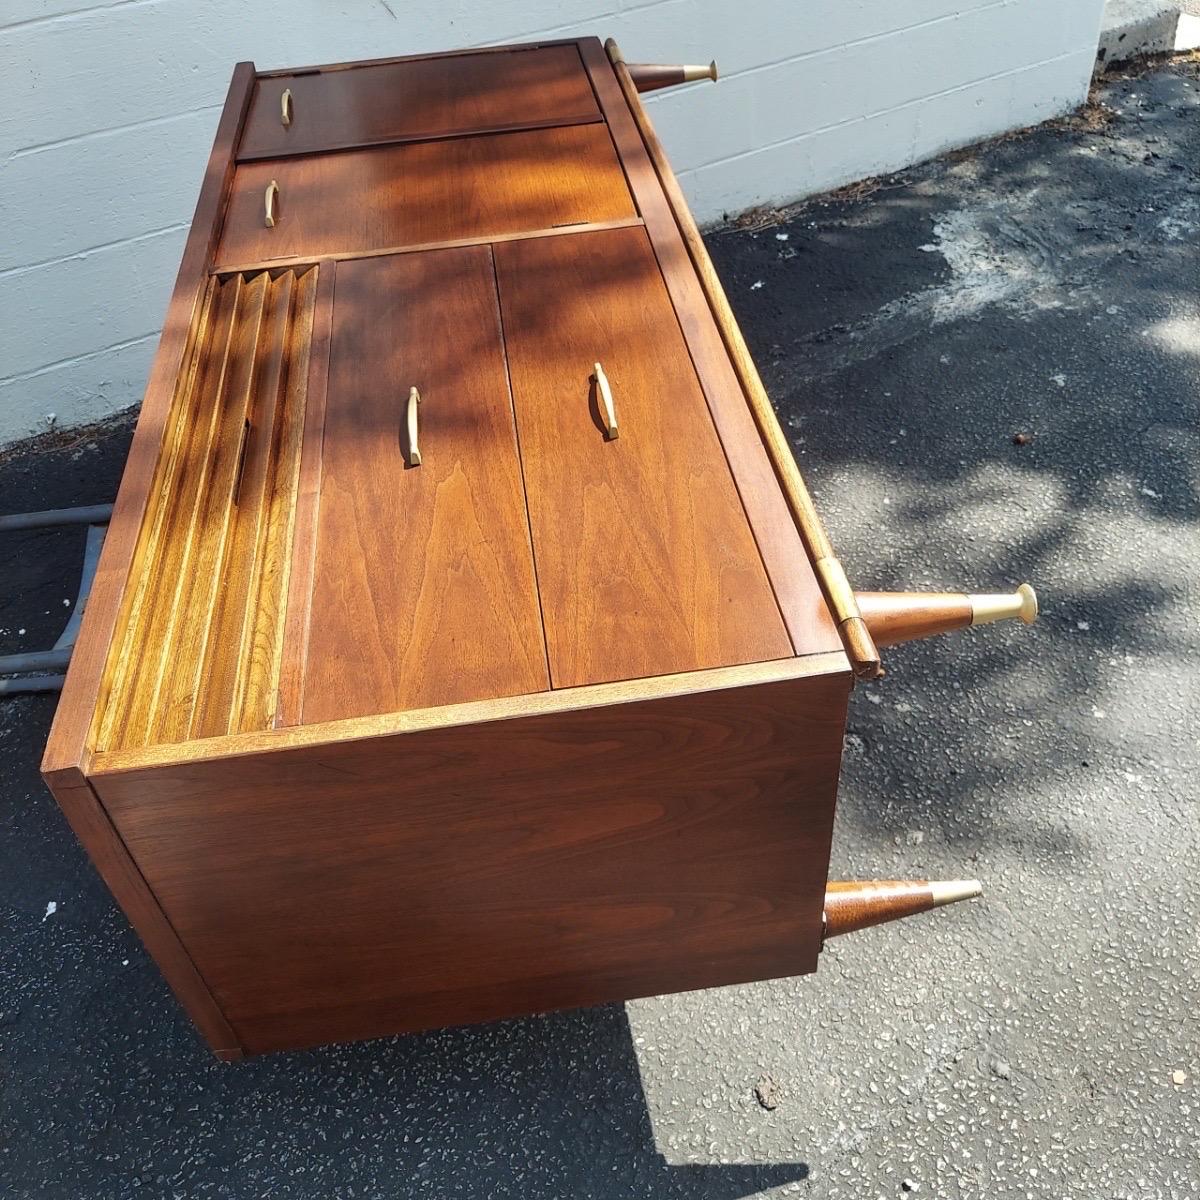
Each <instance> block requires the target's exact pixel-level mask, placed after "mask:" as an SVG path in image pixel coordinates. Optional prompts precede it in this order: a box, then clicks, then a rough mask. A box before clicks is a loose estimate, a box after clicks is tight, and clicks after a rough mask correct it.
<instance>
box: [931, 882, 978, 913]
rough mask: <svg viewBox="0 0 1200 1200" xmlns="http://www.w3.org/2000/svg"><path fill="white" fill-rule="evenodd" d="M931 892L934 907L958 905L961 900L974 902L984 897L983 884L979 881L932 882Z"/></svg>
mask: <svg viewBox="0 0 1200 1200" xmlns="http://www.w3.org/2000/svg"><path fill="white" fill-rule="evenodd" d="M929 890H930V892H931V893H932V895H933V907H934V908H941V907H942V905H943V904H957V903H958V902H959V901H960V900H974V899H975V897H976V896H982V895H983V884H982V883H980V882H979V880H978V879H937V880H930V882H929Z"/></svg>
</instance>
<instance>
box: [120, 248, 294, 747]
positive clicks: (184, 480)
mask: <svg viewBox="0 0 1200 1200" xmlns="http://www.w3.org/2000/svg"><path fill="white" fill-rule="evenodd" d="M316 275H317V271H316V269H315V268H310V269H308V270H306V271H304V272H303V273H301V274H298V273H297V272H295V271H291V270H288V271H283V272H281V273H279V274H277V275H275V276H272V275H271V274H270V273H268V272H265V271H264V272H259V273H258V274H256V275H254V276H252V277H249V278H243V277H242V276H241V275H235V276H233V277H231V278H228V279H224V280H213V281H212V282H211V283H210V285H209V289H208V292H207V294H206V297H205V302H204V305H203V307H202V310H201V312H200V315H199V317H198V319H197V321H196V324H195V328H194V329H193V333H192V342H191V345H190V347H189V350H188V354H187V356H186V358H185V363H184V367H183V369H182V370H181V372H180V376H179V381H178V383H177V392H176V396H175V402H174V404H173V408H172V414H173V415H172V421H171V426H170V428H169V429H168V431H167V436H166V438H165V439H164V442H163V449H162V454H161V457H160V461H159V464H158V468H157V474H156V480H155V485H154V489H153V499H152V501H151V504H150V506H149V508H148V510H147V513H146V518H145V521H144V522H143V527H142V531H141V534H140V537H139V543H138V548H137V551H136V553H135V570H134V572H133V575H132V578H133V579H134V580H136V583H135V585H134V586H133V588H132V589H131V592H130V594H129V595H128V596H127V598H126V601H125V607H124V611H123V613H122V617H121V620H120V622H119V624H118V630H117V635H116V637H115V638H114V641H113V649H112V652H111V655H110V659H109V663H108V669H107V673H106V674H107V679H108V697H107V701H106V703H105V704H104V705H103V706H102V709H101V716H100V727H99V731H98V745H99V746H100V747H102V748H116V747H131V746H144V745H154V744H159V743H164V742H177V741H183V740H185V739H187V738H194V737H211V736H214V735H217V734H223V733H237V732H242V731H246V730H256V729H266V728H269V727H270V725H271V722H272V720H273V717H274V710H275V698H276V691H277V686H278V676H279V664H280V648H281V635H282V623H283V598H284V596H285V595H286V586H287V572H288V559H289V554H288V546H289V542H290V539H291V527H292V519H293V514H294V507H295V503H294V502H295V488H296V472H297V469H298V466H299V459H300V440H301V431H302V428H303V420H304V400H305V390H306V383H307V374H308V354H309V342H310V338H311V334H312V318H313V302H314V299H315V291H316V288H315V284H316Z"/></svg>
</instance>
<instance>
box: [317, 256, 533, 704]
mask: <svg viewBox="0 0 1200 1200" xmlns="http://www.w3.org/2000/svg"><path fill="white" fill-rule="evenodd" d="M411 386H416V387H417V388H418V389H419V391H420V394H421V405H420V425H421V439H420V440H421V450H422V456H423V462H422V465H421V466H419V467H411V468H410V467H408V466H406V463H405V454H404V450H405V446H404V440H403V437H402V431H403V429H404V424H405V414H406V407H407V397H408V393H409V388H410V387H411ZM326 410H327V416H326V423H325V437H324V445H325V450H324V463H323V467H322V481H321V504H320V518H319V528H318V535H317V549H316V568H315V584H314V589H313V598H312V608H311V618H310V621H311V629H310V632H309V635H308V654H307V660H306V664H305V670H304V693H303V716H302V719H303V720H304V721H327V720H334V719H336V718H338V717H353V716H362V715H365V714H369V713H376V712H392V711H398V710H402V709H407V708H422V707H426V706H431V705H437V704H450V703H453V702H455V701H458V700H467V699H486V698H488V697H492V696H505V695H515V694H519V693H522V692H533V691H540V690H542V689H544V688H546V687H547V686H549V680H548V677H547V673H546V657H545V647H544V643H543V639H542V632H541V620H540V616H539V613H538V602H537V586H536V584H535V581H534V574H533V558H532V554H531V551H530V545H529V528H528V523H527V520H526V516H525V500H524V492H523V489H522V484H521V470H520V465H519V463H518V459H517V446H516V437H515V432H514V428H513V414H512V401H511V399H510V397H509V392H508V379H507V376H506V373H505V366H504V349H503V345H502V342H501V336H500V315H499V311H498V309H497V306H496V290H495V280H494V275H493V271H492V262H491V255H490V252H489V251H488V249H487V248H486V247H473V248H469V249H459V250H437V251H431V252H429V253H428V254H408V255H400V256H397V257H395V258H373V259H361V260H358V261H355V262H348V263H342V264H341V266H340V267H339V271H338V285H337V295H336V299H335V301H334V308H333V342H332V351H331V355H330V365H329V385H328V396H327V399H326Z"/></svg>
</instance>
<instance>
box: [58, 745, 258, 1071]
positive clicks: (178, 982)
mask: <svg viewBox="0 0 1200 1200" xmlns="http://www.w3.org/2000/svg"><path fill="white" fill-rule="evenodd" d="M52 790H53V792H54V798H55V799H56V800H57V801H58V804H59V806H60V807H61V808H62V810H63V815H64V816H65V817H66V818H67V821H68V823H69V824H70V826H71V829H72V830H73V831H74V833H75V836H76V837H77V838H78V839H79V840H80V842H81V843H82V844H83V846H84V848H85V849H86V850H87V852H88V855H89V856H90V857H91V860H92V863H93V865H94V866H95V868H96V870H97V871H98V872H99V874H100V876H101V878H102V879H103V880H104V882H105V883H106V884H107V885H108V889H109V891H110V892H112V894H113V896H114V897H115V898H116V900H117V902H118V903H119V904H120V905H121V908H122V909H123V910H124V912H125V915H126V917H128V918H129V923H130V924H131V925H132V926H133V928H134V929H135V930H136V932H137V935H138V937H140V938H141V939H142V942H143V943H144V944H145V946H146V949H147V950H149V951H150V953H151V954H152V955H153V956H154V960H155V961H156V962H157V963H158V967H159V970H161V971H162V973H163V975H164V976H165V977H166V980H167V982H168V983H169V984H170V985H171V988H172V990H173V991H174V992H175V995H176V996H177V997H178V999H179V1002H180V1004H182V1005H183V1007H184V1009H185V1010H186V1012H187V1014H188V1016H189V1017H191V1019H192V1021H193V1022H194V1023H195V1025H196V1028H197V1029H198V1030H199V1031H200V1033H201V1034H202V1035H203V1037H204V1038H205V1040H206V1041H207V1042H208V1044H209V1047H210V1048H211V1049H212V1050H213V1051H214V1053H217V1054H219V1055H221V1057H223V1058H225V1059H227V1060H232V1059H238V1058H241V1057H242V1048H241V1045H240V1043H239V1042H238V1039H237V1037H236V1035H235V1034H234V1032H233V1030H232V1029H231V1028H230V1027H229V1022H228V1021H226V1019H225V1016H224V1014H223V1013H222V1012H221V1009H220V1007H219V1006H218V1005H217V1002H216V1001H215V1000H214V999H213V995H212V993H211V992H210V991H209V989H208V985H207V984H206V983H205V981H204V979H203V978H202V977H201V975H200V973H199V972H198V971H197V970H196V965H195V963H194V962H193V961H192V959H191V957H190V956H189V954H188V952H187V950H186V949H185V948H184V946H183V943H182V942H181V941H180V939H179V934H178V933H177V932H176V930H175V929H174V928H173V927H172V925H171V923H170V921H169V920H168V919H167V917H165V916H164V915H163V911H162V908H161V907H160V905H159V903H158V900H157V898H156V897H155V895H154V893H153V892H152V891H151V889H150V887H149V885H148V884H147V883H146V880H145V878H144V877H143V875H142V873H141V872H140V871H139V870H138V868H137V864H136V863H135V862H134V861H133V858H132V857H131V856H130V853H129V850H128V848H127V847H126V845H125V843H124V842H123V841H122V840H121V837H120V835H119V834H118V833H117V831H116V830H115V829H114V828H113V825H112V821H111V820H110V819H109V816H108V814H107V813H106V812H105V810H104V808H103V807H102V805H101V803H100V801H99V800H98V799H97V797H96V793H95V790H94V788H93V787H92V785H91V784H90V783H89V781H88V780H86V779H84V777H83V775H82V774H81V773H80V772H79V771H78V770H72V769H70V768H66V769H63V770H62V771H59V772H58V773H57V775H56V777H55V779H54V781H53V784H52Z"/></svg>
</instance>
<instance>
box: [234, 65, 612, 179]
mask: <svg viewBox="0 0 1200 1200" xmlns="http://www.w3.org/2000/svg"><path fill="white" fill-rule="evenodd" d="M284 88H289V89H290V90H291V93H292V102H293V105H292V122H291V124H290V125H286V126H285V125H284V124H283V123H282V121H281V120H280V98H281V95H282V93H283V90H284ZM599 120H600V111H599V109H598V108H597V107H596V99H595V96H594V95H593V94H592V89H591V87H590V86H589V84H588V80H587V76H586V75H585V74H584V71H583V65H582V64H581V63H580V61H579V51H578V50H577V49H576V48H575V46H573V45H564V46H552V47H542V48H539V49H535V50H523V51H522V50H518V51H513V52H510V53H508V54H461V55H458V56H456V57H454V58H453V59H445V58H420V59H414V60H410V61H407V62H392V63H380V64H375V65H370V66H359V67H351V68H348V69H346V70H341V71H318V72H310V73H305V74H300V75H282V76H274V77H272V78H269V79H260V80H259V81H258V86H257V88H256V89H255V93H254V101H253V103H252V104H251V107H250V112H249V115H248V116H247V118H246V132H245V134H244V136H243V137H242V142H241V145H240V147H239V148H238V157H239V159H242V160H245V159H251V158H264V157H278V156H283V155H290V154H307V153H310V152H312V151H315V150H330V149H335V148H338V147H345V146H367V145H372V144H375V143H380V142H400V141H411V140H416V139H426V138H444V137H447V136H451V135H454V134H464V133H480V132H486V131H495V130H501V129H519V128H532V127H535V126H544V125H552V124H553V125H569V124H575V123H578V122H585V121H599Z"/></svg>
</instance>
